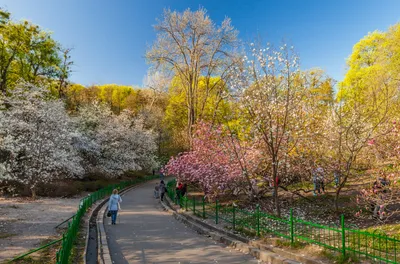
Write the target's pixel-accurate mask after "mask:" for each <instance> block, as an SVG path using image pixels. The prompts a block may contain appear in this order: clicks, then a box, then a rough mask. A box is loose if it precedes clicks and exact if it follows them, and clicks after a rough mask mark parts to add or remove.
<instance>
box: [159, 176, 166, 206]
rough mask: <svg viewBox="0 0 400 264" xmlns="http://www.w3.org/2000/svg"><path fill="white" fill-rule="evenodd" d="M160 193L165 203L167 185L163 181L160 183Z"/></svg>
mask: <svg viewBox="0 0 400 264" xmlns="http://www.w3.org/2000/svg"><path fill="white" fill-rule="evenodd" d="M158 191H159V192H160V199H161V201H164V195H165V191H166V188H165V183H164V181H163V180H161V182H160V187H159V190H158Z"/></svg>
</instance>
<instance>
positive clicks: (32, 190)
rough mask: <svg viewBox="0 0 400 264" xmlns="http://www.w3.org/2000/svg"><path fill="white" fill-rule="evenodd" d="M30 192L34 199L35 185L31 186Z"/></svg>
mask: <svg viewBox="0 0 400 264" xmlns="http://www.w3.org/2000/svg"><path fill="white" fill-rule="evenodd" d="M31 194H32V199H33V200H36V187H35V186H32V187H31Z"/></svg>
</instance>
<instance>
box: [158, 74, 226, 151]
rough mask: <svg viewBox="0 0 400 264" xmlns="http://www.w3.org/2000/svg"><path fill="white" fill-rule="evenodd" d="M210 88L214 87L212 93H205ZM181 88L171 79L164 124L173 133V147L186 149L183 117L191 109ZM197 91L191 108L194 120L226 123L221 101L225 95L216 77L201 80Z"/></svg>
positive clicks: (224, 110) (179, 83)
mask: <svg viewBox="0 0 400 264" xmlns="http://www.w3.org/2000/svg"><path fill="white" fill-rule="evenodd" d="M210 85H211V86H214V89H213V90H210V89H208V87H210ZM183 86H184V83H182V81H181V80H180V78H179V77H178V76H176V77H175V78H173V80H172V82H171V86H170V89H169V96H168V105H167V107H166V111H165V118H164V122H165V124H166V125H167V126H168V127H169V129H170V130H171V131H173V134H174V135H175V139H176V140H177V145H181V146H184V147H188V146H189V138H188V137H187V134H185V133H186V132H187V129H188V127H187V126H188V123H187V116H188V114H189V112H190V108H191V106H190V104H189V103H188V100H187V93H186V91H185V88H184V87H183ZM197 87H198V89H197V100H196V104H195V106H194V113H195V114H196V115H195V119H196V120H204V121H210V122H216V121H221V120H224V119H227V117H228V116H229V114H230V112H231V107H230V103H229V102H228V101H227V100H226V98H225V97H224V95H225V94H226V93H227V88H226V86H225V84H224V82H223V81H222V80H221V79H220V78H219V77H205V76H201V77H200V78H199V83H198V84H197Z"/></svg>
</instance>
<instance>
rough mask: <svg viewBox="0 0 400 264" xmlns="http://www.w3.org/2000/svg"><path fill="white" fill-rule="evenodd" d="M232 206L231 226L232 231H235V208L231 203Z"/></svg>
mask: <svg viewBox="0 0 400 264" xmlns="http://www.w3.org/2000/svg"><path fill="white" fill-rule="evenodd" d="M232 206H233V208H232V227H233V232H235V231H236V223H235V220H236V219H235V218H236V215H235V210H236V206H235V205H234V204H233V205H232Z"/></svg>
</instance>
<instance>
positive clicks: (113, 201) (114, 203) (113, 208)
mask: <svg viewBox="0 0 400 264" xmlns="http://www.w3.org/2000/svg"><path fill="white" fill-rule="evenodd" d="M120 202H122V199H121V196H120V195H119V194H118V190H117V189H114V190H113V192H112V195H111V196H110V200H109V201H108V210H109V211H110V212H111V224H112V225H115V224H116V221H117V214H118V210H119V209H120V206H119V203H120Z"/></svg>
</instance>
